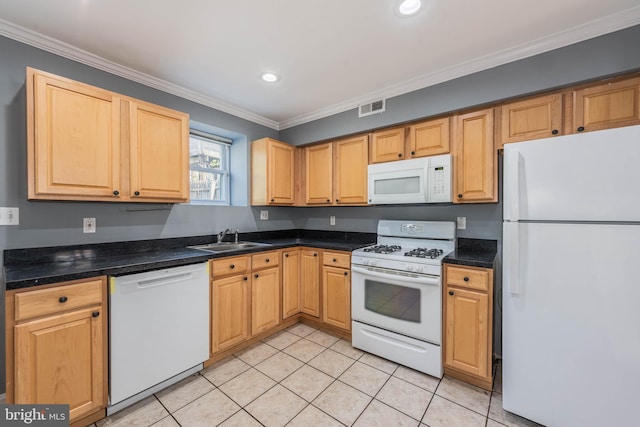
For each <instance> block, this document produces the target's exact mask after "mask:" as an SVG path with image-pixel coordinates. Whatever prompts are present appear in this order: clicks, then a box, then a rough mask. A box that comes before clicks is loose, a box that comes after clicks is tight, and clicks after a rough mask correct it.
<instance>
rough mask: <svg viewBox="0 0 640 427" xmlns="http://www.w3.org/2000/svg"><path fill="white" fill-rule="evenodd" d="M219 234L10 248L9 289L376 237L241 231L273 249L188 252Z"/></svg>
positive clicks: (345, 246)
mask: <svg viewBox="0 0 640 427" xmlns="http://www.w3.org/2000/svg"><path fill="white" fill-rule="evenodd" d="M215 240H216V238H215V236H195V237H185V238H172V239H158V240H143V241H132V242H116V243H101V244H93V245H75V246H59V247H46V248H29V249H9V250H5V251H4V277H5V282H6V289H7V290H12V289H20V288H27V287H32V286H38V285H44V284H49V283H57V282H63V281H67V280H76V279H84V278H88V277H94V276H103V275H108V276H121V275H124V274H133V273H141V272H145V271H151V270H157V269H162V268H168V267H176V266H180V265H187V264H196V263H200V262H206V261H208V260H209V259H213V258H222V257H228V256H235V255H241V254H248V253H254V252H263V251H268V250H277V249H283V248H288V247H295V246H309V247H314V248H321V249H333V250H340V251H352V250H354V249H357V248H360V247H363V246H367V245H370V244H372V243H375V241H376V234H375V233H353V232H338V231H315V230H282V231H269V232H254V233H241V234H240V240H242V241H251V242H261V243H269V244H270V246H262V247H254V248H248V249H242V250H238V251H228V252H218V253H213V252H207V251H202V250H198V249H192V248H189V246H195V245H203V244H207V243H211V242H213V241H215Z"/></svg>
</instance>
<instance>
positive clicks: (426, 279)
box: [351, 265, 440, 286]
mask: <svg viewBox="0 0 640 427" xmlns="http://www.w3.org/2000/svg"><path fill="white" fill-rule="evenodd" d="M351 271H352V272H354V273H360V274H363V275H367V276H369V277H377V278H380V279H390V280H401V281H403V282H409V283H415V284H419V285H434V286H438V285H440V278H439V277H434V276H421V277H409V276H404V275H400V274H389V273H383V272H381V271H379V270H378V269H375V268H363V267H359V266H355V265H352V266H351Z"/></svg>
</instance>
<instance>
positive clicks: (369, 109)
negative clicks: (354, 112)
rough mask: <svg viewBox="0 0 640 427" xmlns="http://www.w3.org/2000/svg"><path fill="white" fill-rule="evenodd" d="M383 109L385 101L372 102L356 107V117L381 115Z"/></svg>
mask: <svg viewBox="0 0 640 427" xmlns="http://www.w3.org/2000/svg"><path fill="white" fill-rule="evenodd" d="M384 109H385V100H384V99H381V100H379V101H373V102H370V103H368V104H360V105H358V117H365V116H370V115H372V114H376V113H382V112H383V111H384Z"/></svg>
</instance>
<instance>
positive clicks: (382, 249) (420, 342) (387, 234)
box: [351, 220, 456, 378]
mask: <svg viewBox="0 0 640 427" xmlns="http://www.w3.org/2000/svg"><path fill="white" fill-rule="evenodd" d="M455 230H456V229H455V223H454V222H441V221H392V220H381V221H379V222H378V238H377V244H376V245H374V246H369V247H366V248H362V249H358V250H355V251H354V252H353V254H352V256H351V272H352V278H351V317H352V344H353V346H354V347H357V348H360V349H362V350H365V351H368V352H370V353H373V354H376V355H378V356H380V357H384V358H386V359H389V360H393V361H395V362H397V363H400V364H403V365H405V366H408V367H410V368H413V369H416V370H418V371H420V372H424V373H427V374H430V375H433V376H436V377H439V378H441V377H442V354H441V350H440V343H441V330H442V323H441V322H442V279H441V275H442V259H443V258H444V257H445V256H446V255H448V254H449V253H450V252H452V251H453V250H454V247H455Z"/></svg>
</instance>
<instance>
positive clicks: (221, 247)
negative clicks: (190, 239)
mask: <svg viewBox="0 0 640 427" xmlns="http://www.w3.org/2000/svg"><path fill="white" fill-rule="evenodd" d="M264 246H271V245H270V244H269V243H257V242H238V243H232V242H222V243H210V244H208V245H199V246H189V247H190V248H191V249H200V250H203V251H209V252H230V251H239V250H242V249H252V248H259V247H264Z"/></svg>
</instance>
